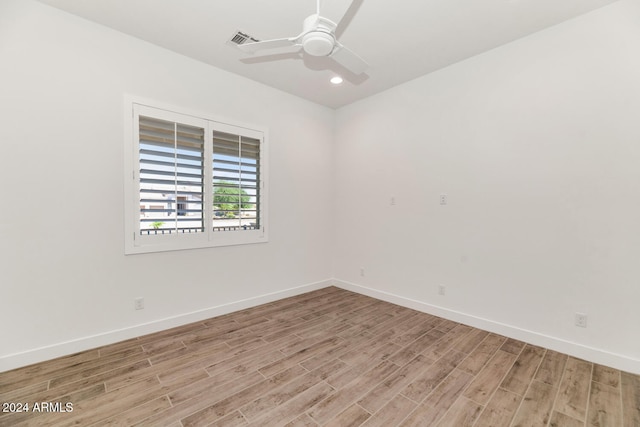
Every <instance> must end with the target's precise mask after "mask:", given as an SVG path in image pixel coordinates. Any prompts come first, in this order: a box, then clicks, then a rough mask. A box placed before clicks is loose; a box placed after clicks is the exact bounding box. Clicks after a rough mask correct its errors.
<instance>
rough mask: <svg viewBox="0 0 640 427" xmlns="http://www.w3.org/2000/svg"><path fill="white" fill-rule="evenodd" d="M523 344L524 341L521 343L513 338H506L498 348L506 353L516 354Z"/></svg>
mask: <svg viewBox="0 0 640 427" xmlns="http://www.w3.org/2000/svg"><path fill="white" fill-rule="evenodd" d="M524 346H525V343H523V342H522V341H518V340H515V339H513V338H508V339H507V340H506V341H505V342H504V344H503V345H502V347H500V350H502V351H506V352H507V353H512V354H515V355H518V354H520V352H521V351H522V349H523V348H524Z"/></svg>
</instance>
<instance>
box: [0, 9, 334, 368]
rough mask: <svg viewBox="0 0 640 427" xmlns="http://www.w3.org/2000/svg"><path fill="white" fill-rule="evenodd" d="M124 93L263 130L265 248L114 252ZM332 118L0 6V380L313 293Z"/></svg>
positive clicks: (78, 24)
mask: <svg viewBox="0 0 640 427" xmlns="http://www.w3.org/2000/svg"><path fill="white" fill-rule="evenodd" d="M124 94H132V95H137V96H140V97H145V98H151V99H156V100H158V101H161V102H163V103H168V104H173V105H176V106H179V107H183V108H187V109H191V110H195V111H202V112H205V113H211V114H212V115H216V116H224V117H228V118H230V119H232V120H237V121H241V122H246V123H254V124H256V125H258V126H264V127H267V128H268V130H269V135H270V153H269V155H270V182H269V186H270V195H271V197H270V224H269V226H270V230H269V237H270V241H269V243H266V244H259V245H248V246H236V247H226V248H213V249H200V250H192V251H178V252H166V253H156V254H145V255H132V256H125V255H124V236H123V229H124V226H123V222H124V214H123V197H124V196H123V185H124V183H123V133H124V131H123V95H124ZM333 114H334V113H333V111H332V110H329V109H326V108H323V107H319V106H317V105H315V104H312V103H309V102H306V101H303V100H301V99H299V98H296V97H293V96H290V95H287V94H284V93H282V92H280V91H276V90H273V89H270V88H268V87H266V86H263V85H260V84H258V83H255V82H251V81H249V80H246V79H244V78H241V77H238V76H234V75H232V74H229V73H226V72H224V71H221V70H218V69H215V68H213V67H210V66H207V65H204V64H201V63H198V62H195V61H193V60H190V59H188V58H185V57H182V56H178V55H176V54H174V53H171V52H169V51H166V50H163V49H160V48H157V47H154V46H152V45H149V44H147V43H145V42H142V41H139V40H136V39H133V38H130V37H127V36H124V35H122V34H120V33H117V32H115V31H111V30H108V29H106V28H104V27H100V26H97V25H95V24H92V23H89V22H88V21H84V20H81V19H79V18H76V17H73V16H71V15H68V14H65V13H63V12H60V11H58V10H56V9H53V8H50V7H47V6H44V5H42V4H40V3H36V2H33V1H26V0H2V2H1V3H0V117H2V121H1V123H2V124H1V125H0V148H1V152H2V154H1V156H0V179H1V180H2V183H3V185H2V209H1V210H0V271H1V273H0V281H1V283H2V284H1V286H0V293H1V294H0V336H1V337H2V338H1V340H0V371H3V370H6V369H10V368H12V367H16V366H19V365H25V364H28V363H32V362H35V361H39V360H43V359H46V358H50V357H54V356H58V355H61V354H66V353H70V352H74V351H78V350H81V349H85V348H87V347H93V346H96V345H100V344H103V343H108V342H112V341H116V340H119V339H122V338H128V337H131V336H135V335H138V334H141V333H145V332H150V331H153V330H157V329H159V328H164V327H168V326H171V325H175V324H179V323H186V322H188V321H193V320H196V319H199V318H205V317H210V316H212V315H214V314H220V313H222V312H225V311H230V310H235V309H238V308H242V307H244V306H247V305H252V304H258V303H260V302H265V301H268V300H271V299H276V298H280V297H282V296H286V295H290V294H293V293H298V292H303V291H307V290H309V289H313V288H315V287H318V286H325V285H326V284H327V283H328V282H327V280H328V279H330V278H331V255H330V254H331V241H330V233H327V230H329V229H330V228H331V227H330V221H331V218H330V216H329V215H327V214H326V210H327V206H330V205H331V200H332V199H331V197H332V196H331V188H330V186H328V185H326V183H327V182H329V181H330V180H331V162H332V158H331V150H332V147H331V141H332V138H333ZM138 296H142V297H144V298H145V302H146V308H145V309H144V310H142V311H134V309H133V299H134V298H135V297H138ZM203 310H204V311H203Z"/></svg>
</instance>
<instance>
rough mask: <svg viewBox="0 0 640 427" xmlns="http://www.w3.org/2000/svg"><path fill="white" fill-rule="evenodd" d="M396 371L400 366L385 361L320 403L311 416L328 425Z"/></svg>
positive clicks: (310, 413)
mask: <svg viewBox="0 0 640 427" xmlns="http://www.w3.org/2000/svg"><path fill="white" fill-rule="evenodd" d="M396 370H398V365H395V364H393V363H392V362H391V361H389V360H385V361H384V362H381V363H380V364H378V365H377V366H375V367H374V368H372V369H371V370H369V371H367V372H366V373H364V374H363V375H362V376H361V377H360V378H358V379H356V380H354V381H351V382H350V383H349V384H347V385H346V386H345V387H343V388H341V389H339V390H337V391H336V392H335V393H333V394H332V395H331V396H329V397H328V398H326V399H325V400H323V401H322V402H320V403H318V405H316V406H315V407H314V408H313V409H312V410H311V411H309V415H310V416H311V418H313V419H314V420H315V421H316V422H317V423H319V424H323V423H326V422H327V421H329V420H330V419H331V418H332V417H333V416H334V415H335V414H337V413H339V412H341V411H343V410H344V409H346V408H347V407H348V406H350V405H351V404H353V403H355V402H356V401H358V400H359V399H360V398H361V397H362V396H363V395H364V394H365V393H367V392H368V391H369V390H371V389H372V388H373V387H375V386H376V385H377V384H378V383H380V382H381V381H383V380H384V379H385V378H387V377H388V376H389V375H391V374H392V373H393V372H395V371H396Z"/></svg>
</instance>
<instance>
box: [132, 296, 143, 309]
mask: <svg viewBox="0 0 640 427" xmlns="http://www.w3.org/2000/svg"><path fill="white" fill-rule="evenodd" d="M133 307H134V308H135V309H136V310H142V309H143V308H144V298H136V299H134V300H133Z"/></svg>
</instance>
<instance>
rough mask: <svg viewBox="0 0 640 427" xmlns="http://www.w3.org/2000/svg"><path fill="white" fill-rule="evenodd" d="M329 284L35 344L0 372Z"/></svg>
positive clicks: (0, 361)
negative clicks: (64, 340) (55, 342)
mask: <svg viewBox="0 0 640 427" xmlns="http://www.w3.org/2000/svg"><path fill="white" fill-rule="evenodd" d="M332 284H333V281H332V280H325V281H322V282H317V283H311V284H307V285H303V286H298V287H295V288H289V289H285V290H282V291H278V292H273V293H269V294H264V295H260V296H257V297H253V298H247V299H244V300H240V301H234V302H231V303H227V304H223V305H219V306H215V307H210V308H207V309H204V310H199V311H194V312H191V313H185V314H180V315H178V316H173V317H168V318H165V319H160V320H155V321H153V322H149V323H144V324H140V325H135V326H131V327H128V328H123V329H119V330H113V331H108V332H104V333H101V334H96V335H92V336H87V337H82V338H78V339H75V340H71V341H66V342H62V343H58V344H54V345H50V346H46V347H40V348H35V349H32V350H28V351H25V352H20V353H14V354H9V355H6V356H2V357H0V372H4V371H8V370H11V369H15V368H20V367H23V366H27V365H31V364H34V363H38V362H43V361H45V360H50V359H54V358H56V357H61V356H66V355H70V354H74V353H78V352H80V351H85V350H90V349H92V348H96V347H101V346H104V345H108V344H114V343H116V342H119V341H123V340H127V339H131V338H135V337H139V336H142V335H146V334H151V333H154V332H159V331H163V330H165V329H170V328H174V327H176V326H182V325H186V324H189V323H193V322H199V321H202V320H205V319H210V318H212V317H216V316H221V315H223V314H228V313H232V312H234V311H238V310H244V309H245V308H250V307H255V306H258V305H261V304H266V303H269V302H273V301H276V300H279V299H283V298H287V297H292V296H295V295H300V294H304V293H306V292H311V291H314V290H317V289H322V288H326V287H328V286H331V285H332Z"/></svg>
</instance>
